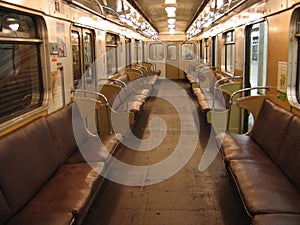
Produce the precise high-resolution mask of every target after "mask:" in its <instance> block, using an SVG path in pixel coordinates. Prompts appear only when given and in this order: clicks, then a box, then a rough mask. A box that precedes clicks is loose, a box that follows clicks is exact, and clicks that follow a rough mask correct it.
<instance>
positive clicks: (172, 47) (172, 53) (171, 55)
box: [167, 45, 178, 61]
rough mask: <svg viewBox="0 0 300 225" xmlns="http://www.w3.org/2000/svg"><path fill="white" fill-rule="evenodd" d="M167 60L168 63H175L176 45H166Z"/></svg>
mask: <svg viewBox="0 0 300 225" xmlns="http://www.w3.org/2000/svg"><path fill="white" fill-rule="evenodd" d="M167 51H168V60H169V61H176V60H177V51H178V49H177V45H168V48H167Z"/></svg>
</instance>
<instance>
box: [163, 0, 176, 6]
mask: <svg viewBox="0 0 300 225" xmlns="http://www.w3.org/2000/svg"><path fill="white" fill-rule="evenodd" d="M165 4H166V5H169V4H176V0H165Z"/></svg>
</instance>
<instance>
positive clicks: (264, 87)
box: [225, 86, 270, 133]
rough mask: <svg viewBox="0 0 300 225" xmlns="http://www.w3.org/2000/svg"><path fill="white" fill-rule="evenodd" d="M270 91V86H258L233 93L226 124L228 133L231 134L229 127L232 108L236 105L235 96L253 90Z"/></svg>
mask: <svg viewBox="0 0 300 225" xmlns="http://www.w3.org/2000/svg"><path fill="white" fill-rule="evenodd" d="M262 89H264V90H269V89H270V88H269V86H257V87H250V88H243V89H240V90H238V91H235V92H233V93H232V95H231V96H230V100H229V108H228V115H227V123H226V131H225V132H226V133H228V132H229V125H230V114H231V106H232V105H233V104H236V102H234V101H233V98H234V96H236V95H237V94H240V93H243V92H246V91H251V90H262Z"/></svg>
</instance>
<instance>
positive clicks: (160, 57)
mask: <svg viewBox="0 0 300 225" xmlns="http://www.w3.org/2000/svg"><path fill="white" fill-rule="evenodd" d="M156 45H160V46H161V52H160V54H159V55H158V54H156V55H155V56H156V57H157V56H158V57H157V58H153V55H151V52H152V51H151V48H152V47H153V46H156ZM155 51H156V52H157V48H156V49H155ZM149 59H150V60H152V61H162V60H164V59H165V49H164V45H163V44H162V43H151V44H150V45H149Z"/></svg>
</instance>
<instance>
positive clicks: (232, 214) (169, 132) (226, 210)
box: [84, 81, 241, 225]
mask: <svg viewBox="0 0 300 225" xmlns="http://www.w3.org/2000/svg"><path fill="white" fill-rule="evenodd" d="M176 83H177V84H176V85H174V84H172V83H170V82H168V81H160V82H159V83H158V85H157V88H156V91H155V93H154V94H155V96H156V97H151V98H150V99H149V101H147V102H146V104H145V105H144V107H143V112H142V114H141V116H140V117H139V119H138V121H137V125H136V127H135V128H134V134H135V135H136V137H137V138H140V139H142V140H145V139H148V141H147V142H146V143H143V141H141V145H140V146H139V147H141V146H142V148H139V150H140V151H136V150H133V149H131V148H130V147H125V146H122V147H121V148H120V149H119V151H118V154H117V156H116V157H117V158H118V160H120V161H122V162H124V163H126V164H129V165H134V166H138V168H145V170H143V172H142V173H141V174H138V173H133V172H132V171H130V170H129V171H127V170H126V169H119V170H113V171H112V173H115V174H113V175H112V177H122V178H124V179H123V180H122V182H123V183H125V184H134V183H136V184H137V185H138V186H129V185H123V184H118V183H115V182H112V181H106V182H105V183H104V185H103V187H102V189H101V190H100V193H99V195H98V196H97V197H96V199H95V202H94V204H93V205H92V207H91V210H90V212H89V214H88V215H87V217H86V220H85V222H84V224H85V225H101V224H103V225H202V224H203V225H241V212H240V211H239V207H238V206H237V204H236V203H235V199H234V197H233V191H232V190H231V187H230V185H229V181H228V178H227V176H226V172H225V169H224V166H223V164H222V162H221V159H220V158H219V157H217V158H216V159H215V160H214V161H213V163H212V164H211V165H210V166H209V168H208V169H207V170H205V171H203V172H200V171H199V170H198V166H199V162H200V159H201V157H202V154H203V151H204V149H205V147H206V144H207V141H208V137H209V135H210V128H209V126H207V125H206V123H205V121H204V120H203V118H202V117H201V116H199V117H198V111H197V105H196V103H195V101H194V100H193V98H190V97H192V96H191V94H190V90H189V84H187V83H186V82H185V81H177V82H176ZM158 96H159V97H158ZM170 102H172V104H171V103H170ZM191 105H192V106H191ZM154 118H156V119H154ZM157 118H160V119H162V120H163V121H161V120H159V119H157ZM153 119H154V120H153ZM151 120H152V124H151V126H152V132H153V133H151V132H150V130H149V121H151ZM164 123H165V126H164ZM164 135H165V136H164ZM151 137H152V139H151ZM149 138H150V139H149ZM159 139H162V141H161V143H156V140H159ZM149 140H151V141H149ZM136 145H137V144H136V143H135V147H136ZM148 148H149V149H151V150H148V151H145V150H147V149H148ZM141 150H144V151H141ZM189 156H192V157H191V159H189ZM153 165H155V166H156V167H155V166H153ZM181 166H183V168H182V169H180V168H181ZM154 167H155V168H154ZM179 169H180V170H179ZM174 170H179V172H177V173H176V174H175V175H173V176H171V177H170V178H168V176H170V175H171V174H172V172H174ZM114 175H115V176H114ZM152 183H154V184H152Z"/></svg>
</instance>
